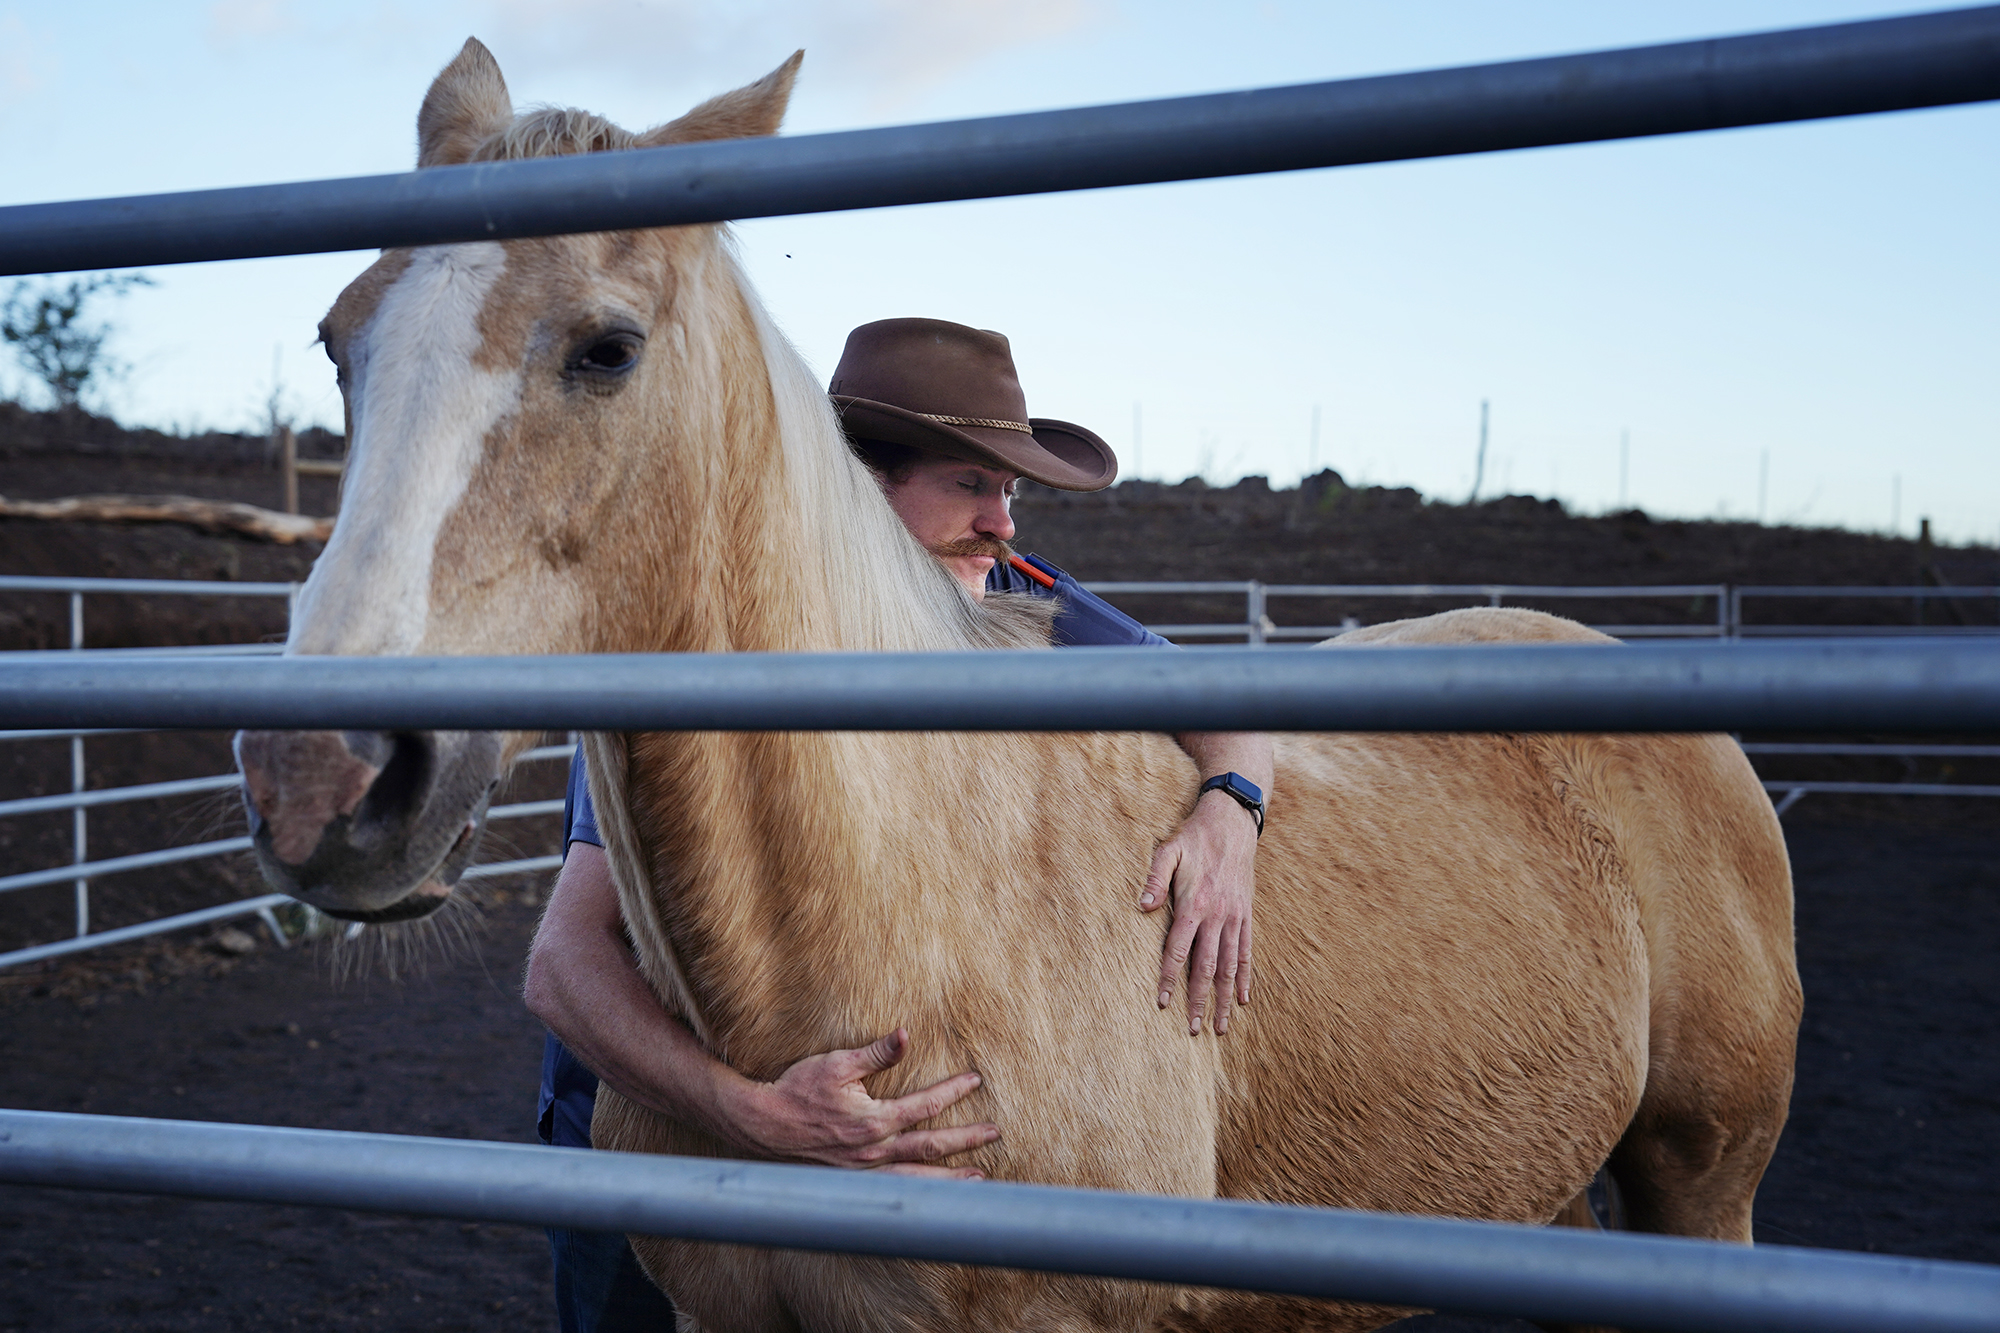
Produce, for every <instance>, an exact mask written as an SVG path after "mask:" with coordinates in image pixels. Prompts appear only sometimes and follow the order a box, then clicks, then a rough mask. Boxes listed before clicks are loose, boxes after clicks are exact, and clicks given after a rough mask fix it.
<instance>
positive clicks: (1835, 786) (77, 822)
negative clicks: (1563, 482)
mask: <svg viewBox="0 0 2000 1333" xmlns="http://www.w3.org/2000/svg"><path fill="white" fill-rule="evenodd" d="M1085 586H1086V587H1088V588H1090V589H1091V590H1092V591H1094V592H1097V593H1099V594H1100V595H1104V596H1107V597H1112V598H1123V599H1127V604H1128V606H1132V602H1131V601H1130V599H1134V598H1137V599H1140V600H1141V601H1143V600H1144V599H1148V598H1159V597H1163V596H1166V597H1181V598H1185V597H1189V596H1199V597H1208V596H1240V597H1242V598H1243V599H1244V600H1243V605H1244V618H1243V619H1242V620H1241V621H1220V622H1211V623H1188V624H1170V623H1158V624H1153V625H1150V626H1149V628H1151V629H1153V630H1154V631H1155V632H1156V633H1160V634H1163V635H1165V636H1166V637H1169V638H1175V639H1227V638H1233V639H1238V640H1240V641H1242V642H1245V643H1248V644H1250V645H1253V646H1258V647H1263V646H1271V645H1279V644H1289V645H1294V646H1297V645H1303V644H1305V643H1307V642H1316V641H1319V640H1323V639H1326V638H1330V637H1334V636H1337V635H1339V634H1342V633H1345V632H1347V631H1348V630H1351V629H1354V628H1357V627H1359V623H1360V622H1359V620H1358V618H1353V617H1350V618H1349V623H1343V624H1338V625H1311V624H1304V625H1301V624H1278V623H1276V622H1275V621H1274V620H1273V619H1272V617H1271V614H1270V612H1271V609H1272V606H1271V603H1272V601H1273V599H1277V600H1279V601H1281V602H1285V603H1287V604H1289V605H1296V604H1297V603H1298V602H1300V601H1308V600H1311V599H1321V600H1327V599H1336V600H1340V599H1344V600H1361V601H1367V600H1376V601H1383V600H1389V601H1398V602H1411V601H1426V600H1428V601H1447V602H1449V601H1457V602H1462V603H1464V602H1469V603H1471V604H1474V605H1485V606H1504V605H1509V604H1518V603H1520V602H1524V601H1535V602H1543V603H1549V602H1554V603H1560V602H1563V601H1565V600H1569V601H1582V602H1584V603H1586V604H1589V603H1592V602H1603V601H1610V600H1617V601H1624V602H1628V603H1629V602H1635V601H1638V602H1644V601H1654V602H1660V603H1665V604H1670V606H1673V607H1678V608H1679V609H1680V610H1682V611H1683V613H1686V612H1687V611H1688V610H1689V608H1693V609H1694V610H1695V611H1696V612H1698V611H1699V610H1700V609H1701V608H1704V607H1707V608H1712V609H1711V610H1710V611H1709V615H1710V617H1711V618H1709V619H1706V620H1694V619H1692V618H1691V616H1690V617H1688V618H1685V619H1683V621H1682V622H1680V623H1672V622H1667V623H1654V624H1637V625H1620V624H1607V625H1599V626H1596V628H1599V629H1601V630H1603V631H1604V632H1606V633H1610V634H1613V635H1616V636H1618V637H1621V638H1635V639H1636V638H1654V639H1683V640H1686V639H1695V640H1699V639H1711V640H1731V639H1741V638H1746V637H1759V638H1777V637H1788V636H1789V637H1827V636H1854V635H1858V634H1867V633H1870V632H1873V633H1876V634H1896V633H1930V634H1936V633H1938V632H1939V629H1940V628H1941V627H1936V626H1930V627H1925V626H1921V625H1912V626H1910V627H1903V626H1879V625H1873V626H1855V625H1832V624H1821V625H1797V624H1770V625H1763V624H1758V625H1746V624H1745V622H1744V617H1743V607H1744V603H1745V600H1746V599H1755V598H1770V599H1785V598H1791V599H1814V600H1817V601H1819V602H1822V603H1831V604H1836V605H1837V604H1838V603H1839V602H1840V601H1842V600H1844V599H1878V600H1879V599H1882V598H1895V599H1904V600H1908V601H1910V602H1911V603H1912V606H1913V615H1914V616H1916V617H1919V618H1920V617H1921V614H1922V613H1921V611H1920V610H1918V609H1917V608H1920V607H1921V606H1922V605H1923V604H1924V599H1929V600H1930V601H1932V602H1935V601H1936V600H1937V599H1938V598H1939V597H1941V596H1951V597H1958V598H1983V599H1988V600H1993V599H1996V598H2000V589H1996V588H1953V589H1938V588H1931V587H1917V588H1900V587H1899V588H1870V587H1846V586H1829V587H1816V586H1748V587H1732V586H1730V585H1728V584H1707V583H1700V584H1650V585H1633V586H1594V585H1592V586H1583V585H1550V584H1511V583H1477V584H1271V583H1264V582H1261V581H1259V580H1254V579H1244V580H1215V581H1194V582H1186V581H1184V582H1134V581H1100V582H1093V583H1089V584H1086V585H1085ZM299 587H300V585H299V584H296V583H228V582H213V581H200V580H180V579H88V578H45V577H26V576H14V575H9V576H0V593H17V594H56V595H61V596H63V597H66V598H67V599H68V610H69V625H68V628H69V641H70V648H69V649H68V650H62V649H52V650H41V651H39V652H35V653H27V654H19V653H0V661H5V660H16V661H19V660H22V659H23V658H24V657H27V658H37V657H38V658H42V659H43V660H47V654H49V653H65V652H68V653H82V654H83V655H84V656H86V657H88V658H90V659H92V660H101V659H103V658H105V657H107V656H124V655H138V656H145V657H167V658H172V657H185V656H189V655H197V656H204V657H207V656H214V657H225V658H226V657H244V656H269V655H272V654H276V653H278V652H281V651H282V645H281V644H279V643H275V642H267V643H253V644H223V645H170V646H164V647H145V648H124V649H86V648H84V646H83V645H84V644H85V643H86V642H87V636H86V623H85V600H84V599H85V598H86V596H147V597H160V596H174V597H252V598H267V599H282V600H283V601H284V602H285V604H286V608H287V610H288V611H289V609H290V607H291V606H292V604H293V603H294V602H295V601H296V598H297V595H298V590H299ZM1996 605H2000V603H1996ZM1134 609H1137V610H1143V607H1136V608H1134ZM1956 628H1959V629H1960V630H1961V631H1963V632H1973V633H1988V634H1992V633H2000V627H1986V626H1980V627H1975V628H1973V629H1970V630H1967V629H1966V628H1965V627H1962V626H1960V627H1956ZM140 730H143V729H138V728H109V729H106V728H97V729H40V730H16V731H0V742H6V741H28V740H55V739H62V740H67V741H68V742H69V760H70V763H69V767H70V787H71V790H70V792H69V793H67V794H58V795H49V796H36V797H27V798H21V799H14V800H0V819H14V818H25V817H28V816H33V815H47V814H61V813H64V812H68V814H69V815H70V820H71V830H70V832H71V842H72V857H71V861H70V863H69V864H68V865H65V866H53V867H43V868H39V869H35V870H26V871H15V872H13V873H9V874H5V875H0V894H6V893H9V892H12V891H15V890H20V889H29V888H38V887H46V886H48V885H51V884H60V883H65V882H67V883H68V884H70V885H71V889H72V894H73V897H74V901H75V930H74V933H73V935H72V936H71V937H70V938H67V939H64V940H59V941H52V942H50V943H46V944H40V945H35V946H32V947H28V948H22V949H16V950H13V951H10V952H6V953H0V967H8V966H13V965H18V964H22V963H29V962H37V961H40V960H43V959H47V958H55V957H60V956H63V955H65V954H70V953H75V952H78V951H80V950H84V949H91V948H97V947H101V946H104V945H108V944H116V943H122V942H125V941H128V940H133V939H140V938H145V937H147V936H151V935H156V934H164V933H167V932H170V931H175V930H182V929H187V928H190V927H194V926H200V925H208V924H213V923H215V922H219V921H225V920H231V919H236V918H241V917H245V916H256V917H259V918H260V919H262V920H263V921H264V923H265V925H266V926H267V928H268V929H269V930H270V931H271V933H272V936H273V938H274V939H277V940H278V941H279V942H280V943H281V944H283V943H286V942H288V939H289V937H288V936H287V934H286V932H285V930H284V928H283V927H282V926H281V925H280V924H279V921H278V918H277V916H276V911H275V909H277V908H278V907H280V906H283V905H284V904H286V903H288V902H289V901H290V900H289V899H287V898H285V897H283V896H282V895H277V894H265V895H259V896H255V897H249V898H243V899H240V900H238V901H235V902H229V903H222V904H218V905H216V906H213V907H206V908H202V909H200V910H198V911H192V912H184V913H178V914H175V915H171V916H166V917H161V918H157V919H155V920H152V921H145V922H139V923H136V924H132V925H126V926H122V927H119V928H117V929H113V930H93V929H92V928H91V918H90V885H91V882H92V881H93V880H95V879H99V878H102V877H105V876H109V875H119V874H128V873H133V872H138V871H144V870H150V869H156V868H158V867H162V866H167V865H175V864H181V863H184V862H188V861H197V860H206V859H211V858H216V857H224V856H234V855H239V854H241V853H243V852H246V851H248V850H249V849H250V840H249V839H248V838H246V837H235V838H223V839H217V840H212V841H208V842H201V843H195V844H192V845H184V846H175V847H166V848H159V849H155V850H149V851H143V852H138V853H134V854H132V855H128V856H120V857H111V858H104V859H100V860H95V861H93V860H91V859H90V857H89V855H88V851H89V844H90V838H89V823H88V819H89V814H90V812H91V811H108V808H109V807H112V806H117V805H123V804H126V803H129V802H134V801H148V800H164V799H171V798H176V797H185V796H190V795H200V794H204V793H215V792H226V791H230V790H233V789H234V788H235V787H236V786H237V784H238V781H239V779H238V777H237V775H235V774H234V773H224V774H216V775H214V776H209V777H196V778H184V779H176V780H172V781H165V782H153V783H142V784H138V785H136V786H129V787H114V788H105V789H100V790H96V791H88V790H86V789H85V775H86V771H87V765H86V753H85V744H86V742H87V740H88V739H89V738H90V737H92V736H106V735H130V734H134V732H136V731H140ZM1744 749H1745V751H1746V752H1747V753H1749V754H1751V755H1752V756H1753V757H1754V756H1763V755H1770V756H1779V755H1784V756H1801V755H1812V756H1817V757H1822V758H1824V757H1847V758H1856V759H1866V758H1897V759H1903V760H1906V761H1907V760H1911V759H1916V758H1932V759H1941V760H1978V759H1991V758H1995V757H2000V747H1991V746H1985V747H1982V746H1964V745H1883V744H1879V743H1854V744H1845V745H1840V744H1825V743H1820V744H1776V743H1758V742H1752V743H1749V744H1746V745H1745V746H1744ZM571 750H572V747H571V746H569V745H560V746H547V747H542V748H539V749H536V750H532V751H530V752H528V753H527V754H525V755H523V756H522V758H521V760H520V762H523V763H528V762H540V761H546V760H552V759H556V758H565V759H566V758H567V757H568V756H569V754H570V753H571ZM1764 786H1765V788H1766V790H1768V791H1770V792H1771V793H1772V794H1773V797H1774V799H1775V800H1776V801H1777V808H1778V810H1779V812H1780V813H1781V814H1782V813H1784V812H1786V811H1788V810H1790V809H1791V808H1792V806H1793V805H1795V804H1796V803H1797V802H1798V801H1799V800H1801V799H1803V798H1804V797H1806V796H1808V795H1812V794H1843V795H1884V796H1953V797H1990V796H2000V785H1991V784H1979V783H1944V782H1918V781H1916V780H1915V779H1914V775H1913V774H1906V776H1905V778H1904V780H1902V781H1896V782H1859V781H1839V780H1823V779H1787V778H1769V777H1767V778H1765V779H1764ZM561 808H562V802H561V801H559V800H557V801H539V802H523V803H515V804H511V805H502V806H497V807H495V808H493V809H492V810H490V811H489V812H488V815H487V818H488V819H489V820H491V821H507V820H512V819H520V818H526V817H530V816H534V815H544V814H551V813H556V812H559V811H560V810H561ZM561 862H562V858H561V856H560V855H559V854H556V853H548V854H544V855H539V856H528V857H521V858H516V859H512V860H507V861H500V862H492V863H486V864H481V865H476V866H473V867H470V868H469V869H468V870H467V871H466V877H467V878H468V879H480V878H489V877H495V876H500V875H507V874H518V873H536V872H544V871H549V870H553V869H555V868H557V867H559V866H560V865H561Z"/></svg>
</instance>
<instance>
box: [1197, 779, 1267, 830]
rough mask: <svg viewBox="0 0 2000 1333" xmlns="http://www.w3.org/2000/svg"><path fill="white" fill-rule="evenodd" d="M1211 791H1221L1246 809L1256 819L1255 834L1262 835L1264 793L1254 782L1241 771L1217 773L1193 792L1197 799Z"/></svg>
mask: <svg viewBox="0 0 2000 1333" xmlns="http://www.w3.org/2000/svg"><path fill="white" fill-rule="evenodd" d="M1212 791H1219V792H1221V793H1222V794H1223V795H1224V796H1227V797H1228V798H1229V799H1230V800H1232V801H1234V802H1236V803H1237V804H1238V805H1240V806H1242V807H1243V808H1244V809H1245V810H1248V811H1249V812H1250V817H1251V818H1252V819H1254V820H1256V821H1257V836H1258V837H1260V838H1261V837H1263V836H1264V793H1263V790H1262V789H1261V788H1259V787H1258V786H1257V784H1256V783H1254V782H1252V781H1250V780H1249V779H1248V778H1246V777H1244V776H1243V775H1242V774H1241V773H1218V774H1216V775H1215V776H1214V777H1212V778H1210V779H1209V780H1208V781H1206V782H1204V783H1202V784H1201V790H1200V791H1198V792H1196V793H1195V799H1196V800H1197V801H1198V800H1200V799H1201V798H1202V797H1203V796H1206V795H1207V794H1208V793H1209V792H1212Z"/></svg>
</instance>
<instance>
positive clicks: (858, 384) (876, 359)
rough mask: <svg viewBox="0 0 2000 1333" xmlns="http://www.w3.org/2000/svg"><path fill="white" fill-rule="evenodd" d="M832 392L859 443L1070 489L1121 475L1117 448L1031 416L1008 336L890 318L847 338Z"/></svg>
mask: <svg viewBox="0 0 2000 1333" xmlns="http://www.w3.org/2000/svg"><path fill="white" fill-rule="evenodd" d="M827 392H828V393H829V394H831V395H832V397H833V405H834V407H835V408H836V409H837V410H838V411H839V413H840V420H841V425H842V426H844V427H845V428H846V430H847V433H848V435H849V437H851V438H853V439H861V440H887V441H889V442H890V443H892V444H907V445H909V446H911V447H912V448H916V449H926V450H929V451H930V452H932V453H938V454H944V455H945V456H947V457H950V458H963V459H966V460H968V461H970V462H975V463H986V464H989V465H991V466H993V467H1003V468H1006V469H1007V470H1008V471H1010V472H1018V473H1020V474H1021V475H1022V476H1024V477H1027V478H1029V479H1030V480H1032V481H1039V482H1040V483H1042V485H1044V486H1053V487H1055V488H1056V489H1057V490H1060V491H1101V490H1103V489H1104V488H1105V487H1106V486H1109V485H1110V484H1111V483H1112V482H1113V481H1115V480H1117V478H1118V457H1117V455H1115V454H1113V453H1112V452H1111V446H1110V445H1108V444H1106V443H1105V442H1104V441H1103V440H1101V439H1099V438H1098V437H1097V436H1095V435H1093V434H1091V433H1090V432H1089V431H1087V430H1085V429H1084V428H1083V427H1081V426H1074V425H1071V424H1070V423H1069V422H1067V421H1051V420H1049V419H1047V418H1045V417H1030V416H1029V415H1028V400H1027V398H1026V396H1025V395H1023V394H1022V392H1021V381H1020V378H1019V377H1018V376H1016V375H1015V373H1014V354H1013V352H1012V351H1010V350H1009V349H1008V346H1007V339H1006V338H1005V337H1003V336H1002V335H1000V334H998V333H993V332H991V331H989V330H985V329H969V328H967V327H966V326H965V325H963V324H952V323H948V322H946V321H945V320H942V319H881V320H877V321H875V322H874V323H873V324H863V325H862V326H861V327H860V328H858V329H856V330H855V331H854V332H852V333H850V334H848V335H847V347H846V350H844V351H843V352H841V354H840V364H839V365H838V366H836V367H834V371H833V383H832V384H831V385H829V386H828V388H827Z"/></svg>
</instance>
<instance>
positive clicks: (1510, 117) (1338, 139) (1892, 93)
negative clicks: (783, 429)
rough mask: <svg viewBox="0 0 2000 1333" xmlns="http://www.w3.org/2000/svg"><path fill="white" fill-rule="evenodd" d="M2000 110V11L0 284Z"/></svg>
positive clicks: (115, 247)
mask: <svg viewBox="0 0 2000 1333" xmlns="http://www.w3.org/2000/svg"><path fill="white" fill-rule="evenodd" d="M1996 97H2000V9H1996V8H1994V7H1986V8H1980V9H1965V10H1957V11H1950V12H1945V13H1937V14H1920V15H1915V16H1912V17H1908V18H1895V19H1883V20H1877V21H1873V22H1867V23H1844V24H1837V25H1833V26H1829V27H1820V28H1804V29H1797V30H1793V31H1788V32H1771V33H1759V34H1755V35H1751V36H1744V37H1724V38H1715V39H1711V40H1708V41H1698V42H1680V43H1675V44H1672V45H1666V46H1649V47H1638V48H1633V49H1628V50H1622V51H1601V52H1595V53H1592V54H1587V55H1573V56H1558V57H1554V58H1551V59H1543V60H1521V61H1512V62H1508V63H1504V64H1494V65H1479V66H1472V67H1468V68H1463V69H1441V70H1430V71H1425V72H1422V73H1415V74H1394V75H1387V76H1384V77H1379V78H1368V79H1348V80H1343V81H1340V82H1334V83H1318V84H1307V85H1304V86H1300V87H1292V88H1263V89H1258V90H1256V91H1252V92H1239V93H1220V94H1213V95H1210V96H1204V97H1181V98H1173V99H1168V100H1164V101H1154V102H1133V103H1128V104H1125V105H1122V106H1098V107H1085V108H1081V109H1078V110H1072V111H1050V112H1041V113H1037V114H1032V115H1017V116H995V117H991V118H988V119H982V120H963V121H953V122H946V123H941V124H933V125H911V126H900V127H896V128H891V129H877V130H856V131H849V132H846V133H840V134H814V135H801V136H799V137H797V138H767V139H745V140H729V141H723V142H716V143H699V144H682V145H677V146H675V147H671V148H650V149H636V150H632V151H629V152H620V153H594V154H590V155H588V156H579V157H556V158H543V159H537V160H531V161H524V162H488V163H481V164H478V165H474V166H462V167H434V168H432V169H430V170H428V171H418V172H409V173H406V174H403V175H395V176H371V177H361V178H356V179H351V180H329V181H306V182H301V183H298V184H287V185H261V186H252V187H248V188H243V189H232V190H204V191H199V192H194V193H188V194H168V195H151V196H139V197H134V198H126V199H96V200H85V201H80V202H74V203H55V204H26V205H16V206H14V207H12V208H7V209H4V210H0V274H6V273H44V272H56V271H59V270H64V269H85V268H129V267H134V266H138V265H145V264H181V263H192V262H195V261H198V260H210V259H240V258H248V257H251V256H257V255H281V254H305V253H310V252H315V251H329V250H362V249H373V248H377V247H387V246H399V245H434V244H439V243H443V242H449V241H475V240H505V239H508V238H510V237H517V236H552V235H560V234H563V233H569V232H586V231H615V230H621V229H624V228H629V227H663V226H675V225H681V224H685V223H694V222H722V221H727V220H730V219H734V218H757V217H771V216H777V215H782V214H792V213H823V212H830V211H835V210H842V209H856V208H882V207H889V206H893V205H901V204H918V203H931V202H936V201H940V200H948V199H976V198H996V197H1000V196H1003V195H1019V194H1043V193H1048V192H1051V191H1059V190H1084V189H1098V188H1102V187H1106V186H1116V185H1139V184H1145V183H1148V182H1155V181H1178V180H1193V179H1196V178H1199V177H1213V176H1240V175H1248V174H1252V173H1258V172H1270V171H1297V170H1301V169H1305V168H1312V167H1333V166H1346V165H1351V164H1355V163H1364V162H1388V161H1397V160H1403V159H1408V158H1420V157H1439V156H1446V155H1451V154H1458V153H1487V152H1496V151H1501V150H1505V149H1514V148H1534V147H1541V146H1544V145H1549V144H1564V143H1586V142H1594V141H1600V140H1606V139H1625V138H1632V137H1636V136H1643V135H1656V134H1680V133H1686V132H1690V131H1696V130H1713V129H1722V128H1726V127H1730V126H1740V125H1764V124H1773V123H1778V122H1783V121H1795V120H1812V119H1818V118H1821V117H1826V116H1850V115H1861V114H1867V113H1871V112H1881V111H1896V110H1902V109H1906V108H1912V107H1930V106H1944V105H1948V104H1951V103H1960V102H1979V101H1988V100H1991V99H1993V98H1996Z"/></svg>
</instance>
